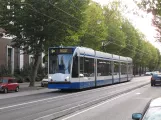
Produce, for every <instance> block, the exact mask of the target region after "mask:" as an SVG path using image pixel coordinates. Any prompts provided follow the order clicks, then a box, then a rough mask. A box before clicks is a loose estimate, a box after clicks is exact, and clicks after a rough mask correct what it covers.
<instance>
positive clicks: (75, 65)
mask: <svg viewBox="0 0 161 120" xmlns="http://www.w3.org/2000/svg"><path fill="white" fill-rule="evenodd" d="M72 77H73V78H77V77H78V56H77V54H76V55H75V56H74V57H73V67H72Z"/></svg>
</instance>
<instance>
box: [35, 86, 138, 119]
mask: <svg viewBox="0 0 161 120" xmlns="http://www.w3.org/2000/svg"><path fill="white" fill-rule="evenodd" d="M138 89H140V88H137V89H135V90H132V91H130V92H128V93H123V94H121V95H119V96H117V97H114V98H111V99H109V100H106V101H104V102H102V103H99V104H97V105H95V106H93V107H90V108H88V109H85V110H83V111H81V112H78V113H76V114H73V115H71V116H68V117H66V118H63V119H62V120H67V119H69V118H72V117H74V116H76V115H79V114H81V113H84V112H86V111H89V110H91V109H94V108H97V107H99V106H101V105H104V104H106V103H108V102H111V101H113V100H116V99H118V98H120V97H123V96H125V95H127V94H130V93H132V92H135V91H137V90H138ZM82 105H83V104H82ZM78 106H80V105H78ZM78 106H75V107H78ZM75 107H72V108H75ZM69 109H71V108H69ZM66 110H68V109H65V110H63V111H66ZM60 112H62V111H60ZM60 112H57V113H60ZM54 114H55V113H53V114H49V115H46V116H43V117H39V118H37V119H34V120H46V119H48V118H47V117H50V118H51V117H52V116H53V115H54Z"/></svg>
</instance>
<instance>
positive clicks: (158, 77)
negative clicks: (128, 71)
mask: <svg viewBox="0 0 161 120" xmlns="http://www.w3.org/2000/svg"><path fill="white" fill-rule="evenodd" d="M156 84H161V74H153V75H152V77H151V86H155V85H156Z"/></svg>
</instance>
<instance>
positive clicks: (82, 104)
mask: <svg viewBox="0 0 161 120" xmlns="http://www.w3.org/2000/svg"><path fill="white" fill-rule="evenodd" d="M148 84H149V82H148V83H147V82H146V83H142V84H141V85H137V86H133V87H132V86H130V87H127V88H124V89H122V90H117V91H115V92H110V94H108V95H107V94H106V95H105V94H103V95H101V96H99V98H97V99H94V100H92V99H93V98H90V99H89V100H88V101H90V102H84V101H81V102H80V103H75V105H74V103H73V104H72V106H73V105H74V106H73V107H70V106H69V105H66V106H68V107H69V108H68V109H66V106H63V107H62V110H61V111H60V109H59V111H57V112H55V113H53V114H49V115H46V116H43V117H40V118H37V119H35V120H51V119H52V120H54V119H59V118H61V117H63V116H65V115H68V114H72V113H74V112H76V111H80V110H82V109H85V108H87V107H91V106H92V105H96V104H99V103H101V102H104V101H106V100H109V99H112V98H115V97H117V96H120V95H123V94H126V93H129V92H131V91H133V90H136V89H138V88H141V87H143V86H146V85H148Z"/></svg>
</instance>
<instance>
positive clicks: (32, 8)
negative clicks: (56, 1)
mask: <svg viewBox="0 0 161 120" xmlns="http://www.w3.org/2000/svg"><path fill="white" fill-rule="evenodd" d="M45 2H46V1H45ZM48 3H49V2H48ZM21 4H26V5H29V6H30V7H31V10H32V11H35V12H37V13H39V14H41V15H43V16H46V17H48V18H50V19H53V20H55V21H57V22H59V23H61V24H64V25H67V26H69V27H71V28H74V29H75V30H78V29H79V28H76V27H75V26H72V25H69V24H67V23H65V22H63V21H61V20H58V19H56V18H53V17H51V16H48V15H46V14H44V13H42V12H40V11H38V10H37V9H36V8H35V7H33V6H32V5H31V4H29V3H26V2H23V3H21ZM49 4H50V5H51V4H52V3H49ZM73 5H74V4H73ZM52 6H53V7H55V5H52ZM75 7H76V6H75ZM55 8H57V9H59V10H61V11H62V12H64V13H65V14H67V15H69V16H70V17H73V16H72V15H71V14H70V13H67V12H65V11H64V10H62V9H61V8H59V7H55ZM76 8H77V7H76ZM78 9H79V8H78ZM79 10H80V9H79ZM80 11H81V10H80ZM73 18H75V19H77V18H76V17H73ZM77 20H79V19H77ZM79 21H81V20H79ZM81 22H83V21H81ZM86 34H88V35H90V36H93V37H96V38H99V39H100V37H98V36H95V35H93V34H89V33H86ZM108 37H110V38H113V39H115V38H114V37H112V36H108ZM110 42H112V43H113V44H115V45H117V46H121V45H119V44H117V43H114V41H110ZM121 47H122V46H121ZM126 49H127V48H126ZM128 50H130V51H131V49H128ZM135 50H136V49H135ZM138 50H140V49H138ZM140 51H141V50H140ZM141 52H142V51H141ZM142 53H144V52H142ZM144 54H148V53H144Z"/></svg>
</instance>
